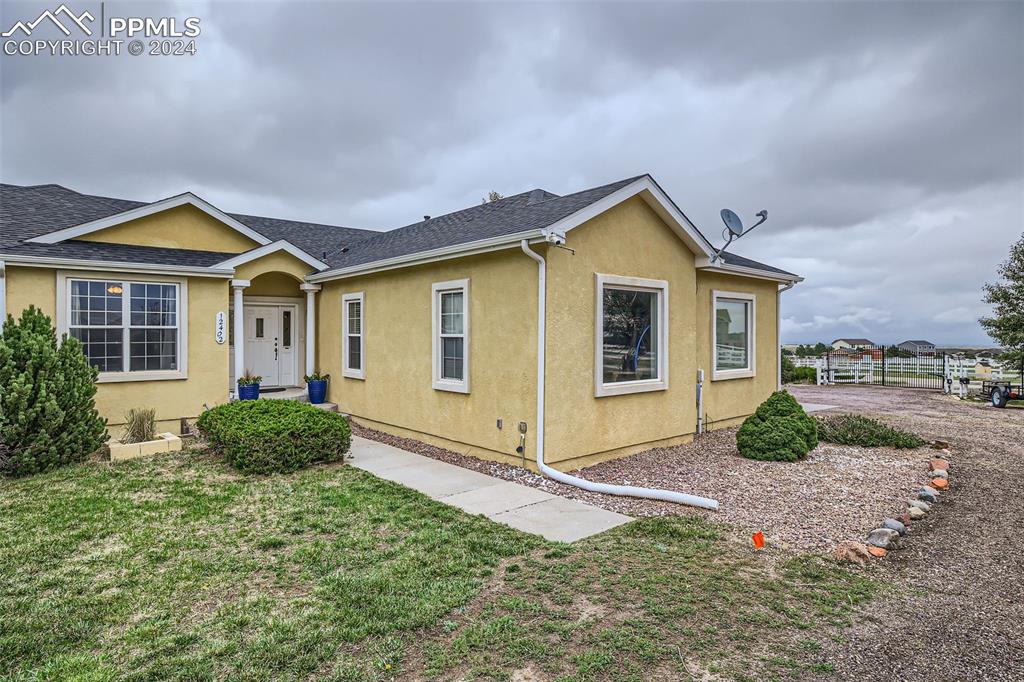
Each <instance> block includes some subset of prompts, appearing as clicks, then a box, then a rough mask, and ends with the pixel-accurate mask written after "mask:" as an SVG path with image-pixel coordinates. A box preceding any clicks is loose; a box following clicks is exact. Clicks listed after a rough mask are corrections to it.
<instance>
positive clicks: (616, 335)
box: [594, 274, 668, 397]
mask: <svg viewBox="0 0 1024 682" xmlns="http://www.w3.org/2000/svg"><path fill="white" fill-rule="evenodd" d="M596 309H597V315H596V322H597V325H596V329H595V339H594V349H595V353H594V395H595V396H597V397H602V396H609V395H621V394H623V393H641V392H644V391H663V390H665V389H667V388H668V282H666V281H664V280H657V279H642V278H639V277H619V276H617V275H601V274H598V275H597V304H596Z"/></svg>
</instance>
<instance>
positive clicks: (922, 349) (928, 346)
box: [898, 341, 935, 355]
mask: <svg viewBox="0 0 1024 682" xmlns="http://www.w3.org/2000/svg"><path fill="white" fill-rule="evenodd" d="M898 347H899V348H900V350H905V351H908V352H910V353H913V354H914V355H935V344H934V343H932V342H931V341H904V342H903V343H901V344H899V346H898Z"/></svg>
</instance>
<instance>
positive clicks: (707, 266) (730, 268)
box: [697, 259, 804, 284]
mask: <svg viewBox="0 0 1024 682" xmlns="http://www.w3.org/2000/svg"><path fill="white" fill-rule="evenodd" d="M697 269H698V270H700V271H701V272H718V273H721V274H723V275H737V276H740V277H752V278H754V279H768V280H771V281H773V282H792V283H793V284H796V283H797V282H802V281H804V278H803V277H800V276H799V275H785V274H783V273H781V272H772V271H771V270H760V269H758V268H748V267H745V266H743V265H729V264H728V263H725V262H723V261H719V262H717V263H715V264H714V265H712V264H711V261H710V259H698V261H697Z"/></svg>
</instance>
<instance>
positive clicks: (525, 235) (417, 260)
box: [306, 230, 544, 282]
mask: <svg viewBox="0 0 1024 682" xmlns="http://www.w3.org/2000/svg"><path fill="white" fill-rule="evenodd" d="M524 239H529V240H531V241H543V240H544V233H543V232H542V231H541V230H527V231H526V232H517V233H515V234H506V235H502V236H500V237H491V238H488V239H478V240H476V241H472V242H464V243H462V244H453V245H452V246H444V247H441V248H439V249H431V250H429V251H417V252H416V253H409V254H405V255H402V256H395V257H393V258H382V259H379V260H375V261H369V262H366V263H360V264H359V265H350V266H349V267H347V268H335V269H333V270H328V271H327V272H318V273H316V274H315V275H310V276H309V277H307V278H306V281H308V282H326V281H328V280H332V279H343V278H345V277H355V276H356V275H367V274H370V273H373V272H380V271H383V270H394V269H395V268H405V267H411V266H413V265H422V264H424V263H432V262H435V261H441V260H448V259H450V258H462V257H464V256H473V255H476V254H480V253H488V252H490V251H497V250H500V249H508V248H512V247H518V246H519V243H520V242H521V241H522V240H524Z"/></svg>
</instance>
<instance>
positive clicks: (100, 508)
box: [0, 452, 878, 681]
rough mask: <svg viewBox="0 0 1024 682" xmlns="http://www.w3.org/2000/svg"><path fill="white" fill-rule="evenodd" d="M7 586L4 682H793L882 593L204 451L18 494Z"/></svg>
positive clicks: (688, 521) (819, 569)
mask: <svg viewBox="0 0 1024 682" xmlns="http://www.w3.org/2000/svg"><path fill="white" fill-rule="evenodd" d="M0 576H2V581H0V678H8V677H10V678H13V679H53V680H58V679H59V680H64V679H82V680H107V679H166V678H177V679H232V680H235V679H237V680H243V679H245V680H277V679H310V678H316V679H336V680H390V679H405V678H410V679H422V678H424V677H426V678H428V679H433V678H439V679H490V678H494V679H510V678H511V677H512V676H513V675H515V676H516V678H517V679H524V680H527V679H538V680H540V679H551V680H555V679H558V680H566V681H568V680H591V679H593V680H606V679H607V680H646V679H652V678H656V677H658V676H660V677H663V678H665V679H676V678H678V677H680V676H681V677H684V678H685V677H686V675H687V674H695V675H696V676H697V677H698V678H699V677H700V675H701V674H702V673H703V672H704V671H710V672H712V673H717V674H719V675H722V676H724V677H732V678H736V679H745V678H746V679H763V678H765V677H779V678H784V677H789V676H793V675H796V674H802V673H804V672H806V671H808V670H810V671H814V670H819V669H822V665H821V664H820V663H819V662H818V660H817V657H816V652H817V649H818V648H819V647H820V644H819V642H820V641H821V640H822V639H823V638H824V637H835V636H840V635H841V631H842V627H843V626H844V625H846V624H848V623H849V619H850V609H851V607H852V606H853V605H855V604H858V603H861V602H863V601H864V600H865V599H868V598H870V596H871V595H872V594H873V593H874V592H876V591H877V589H878V588H877V585H876V583H875V582H874V581H873V580H872V579H870V578H869V577H866V576H865V575H864V574H863V573H856V572H848V571H845V570H843V569H840V568H838V567H837V566H836V565H834V564H832V563H831V562H828V561H825V560H822V559H818V558H815V557H810V556H807V557H797V558H795V559H793V560H790V561H788V562H785V563H782V564H780V565H776V566H774V567H769V566H767V565H766V564H765V563H764V562H763V561H762V560H761V558H760V557H755V556H753V555H752V552H751V551H750V550H748V549H747V548H744V547H737V546H735V545H732V544H730V543H729V542H727V541H726V540H725V539H723V538H722V537H721V535H720V533H719V529H718V528H717V527H716V526H714V525H713V524H710V523H708V522H705V521H701V520H699V519H695V518H686V517H679V518H671V519H649V520H644V521H638V522H635V523H632V524H628V525H627V526H623V527H620V528H617V529H615V530H613V531H611V532H609V533H606V534H604V535H601V536H598V537H595V538H591V539H589V540H586V541H583V542H580V543H576V544H574V545H561V544H555V543H548V542H546V541H544V540H542V539H540V538H537V537H534V536H530V535H526V534H523V533H520V532H518V531H515V530H512V529H510V528H506V527H504V526H501V525H498V524H495V523H492V522H490V521H488V520H486V519H485V518H483V517H472V516H468V515H466V514H464V513H463V512H461V511H458V510H456V509H453V508H450V507H447V506H445V505H442V504H440V503H437V502H434V501H432V500H430V499H429V498H427V497H425V496H423V495H421V494H419V493H416V492H414V491H411V490H408V489H406V488H403V487H401V486H398V485H395V484H393V483H389V482H387V481H382V480H379V479H377V478H374V477H373V476H371V475H369V474H367V473H365V472H362V471H359V470H357V469H354V468H352V467H348V466H344V465H333V466H326V467H315V468H312V469H309V470H306V471H303V472H299V473H297V474H292V475H287V476H273V477H245V476H241V475H238V474H235V473H233V472H232V471H231V470H230V469H228V468H227V467H226V466H225V465H224V464H222V463H221V462H220V461H218V460H216V459H214V458H213V457H211V456H208V455H206V454H204V453H200V452H185V453H182V454H181V455H180V456H179V455H175V456H167V457H163V458H159V459H153V460H141V461H136V462H132V463H126V464H120V465H117V466H115V467H111V466H108V465H106V464H101V463H95V462H93V463H87V464H83V465H78V466H74V467H70V468H67V469H64V470H61V471H57V472H53V473H51V474H46V475H42V476H36V477H33V478H28V479H21V480H8V481H0ZM530 675H532V677H531V676H530Z"/></svg>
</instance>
